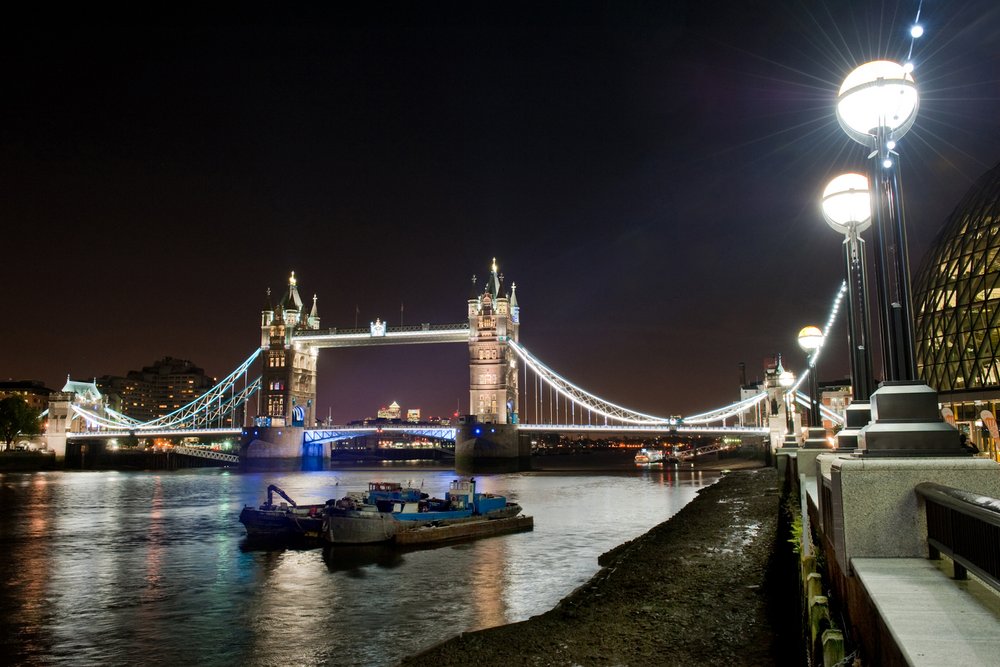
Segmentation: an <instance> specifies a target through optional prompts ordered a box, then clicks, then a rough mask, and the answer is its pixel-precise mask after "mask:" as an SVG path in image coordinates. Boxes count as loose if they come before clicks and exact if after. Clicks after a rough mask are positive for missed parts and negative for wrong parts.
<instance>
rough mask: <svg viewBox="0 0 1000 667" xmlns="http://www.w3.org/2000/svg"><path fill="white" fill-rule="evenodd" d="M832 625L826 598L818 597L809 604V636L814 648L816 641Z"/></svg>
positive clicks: (823, 596)
mask: <svg viewBox="0 0 1000 667" xmlns="http://www.w3.org/2000/svg"><path fill="white" fill-rule="evenodd" d="M831 625H832V623H831V622H830V607H829V606H828V605H827V599H826V596H825V595H817V596H816V597H814V598H813V599H812V602H810V603H809V634H810V637H811V639H812V646H816V639H817V638H818V637H819V636H820V635H821V634H822V633H823V631H824V630H826V629H828V628H829V627H830V626H831Z"/></svg>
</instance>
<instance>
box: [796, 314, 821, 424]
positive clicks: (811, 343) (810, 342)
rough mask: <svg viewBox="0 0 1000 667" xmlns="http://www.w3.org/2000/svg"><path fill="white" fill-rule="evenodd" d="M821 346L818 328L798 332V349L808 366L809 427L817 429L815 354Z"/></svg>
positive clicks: (818, 420) (817, 407)
mask: <svg viewBox="0 0 1000 667" xmlns="http://www.w3.org/2000/svg"><path fill="white" fill-rule="evenodd" d="M822 344H823V332H822V331H820V330H819V327H814V326H808V327H803V328H802V330H801V331H799V347H801V348H802V351H803V352H805V353H806V357H807V362H808V364H809V426H811V427H814V428H819V427H820V426H821V423H820V419H819V384H818V383H817V381H816V359H815V352H816V350H817V349H819V346H820V345H822Z"/></svg>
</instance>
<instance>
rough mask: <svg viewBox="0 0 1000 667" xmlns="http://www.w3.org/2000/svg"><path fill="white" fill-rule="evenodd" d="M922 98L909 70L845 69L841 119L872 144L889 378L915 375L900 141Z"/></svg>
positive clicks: (880, 63) (884, 66) (889, 66)
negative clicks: (847, 70) (898, 151)
mask: <svg viewBox="0 0 1000 667" xmlns="http://www.w3.org/2000/svg"><path fill="white" fill-rule="evenodd" d="M919 106H920V98H919V95H918V94H917V87H916V83H915V82H914V80H913V76H912V75H911V74H910V72H908V71H906V69H905V68H904V67H903V66H902V65H900V64H899V63H895V62H891V61H888V60H876V61H873V62H869V63H865V64H864V65H861V66H860V67H858V68H857V69H855V70H854V71H853V72H851V73H850V74H848V75H847V78H846V79H844V83H843V84H842V85H841V87H840V92H839V94H838V96H837V120H838V121H839V122H840V126H841V127H842V128H843V130H844V132H846V133H847V136H849V137H850V138H851V139H853V140H854V141H856V142H858V143H860V144H862V145H863V146H866V147H867V148H869V149H871V153H870V154H869V156H868V157H869V163H868V181H869V183H870V185H871V186H873V187H874V190H873V193H872V194H873V196H874V207H873V209H874V219H875V273H876V279H877V280H878V291H879V326H880V332H881V339H882V359H883V366H884V374H885V379H886V380H890V381H894V380H903V381H909V380H916V375H917V373H916V362H915V356H914V343H913V306H912V304H911V298H910V263H909V258H908V257H907V246H906V227H905V226H904V223H903V200H902V196H901V189H902V188H901V185H900V178H899V167H898V165H897V158H898V157H899V155H898V153H896V150H895V149H896V145H897V142H898V141H899V139H901V138H902V137H903V135H905V134H906V132H907V131H908V130H909V129H910V128H911V127H912V126H913V122H914V121H915V120H916V118H917V109H918V107H919Z"/></svg>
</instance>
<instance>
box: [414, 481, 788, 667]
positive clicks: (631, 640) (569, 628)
mask: <svg viewBox="0 0 1000 667" xmlns="http://www.w3.org/2000/svg"><path fill="white" fill-rule="evenodd" d="M779 487H780V480H779V478H778V476H777V473H776V471H775V470H774V469H771V468H756V469H748V470H739V471H735V472H732V473H729V474H726V475H725V476H723V477H722V478H721V479H720V481H719V482H717V483H716V484H714V485H712V486H710V487H707V488H705V489H703V490H702V491H701V492H700V493H699V494H698V496H697V498H695V500H693V501H692V502H691V503H689V504H688V505H687V506H685V507H684V508H683V509H682V510H681V511H680V512H678V513H677V514H676V515H675V516H674V517H672V518H671V519H670V520H668V521H666V522H664V523H662V524H660V525H658V526H656V527H655V528H653V529H652V530H650V531H649V532H648V533H646V534H645V535H643V536H641V537H639V538H636V539H635V540H632V541H631V542H628V543H626V544H624V545H621V546H619V547H617V548H616V549H614V550H612V551H610V552H608V553H606V554H604V555H603V556H602V557H601V558H600V561H599V562H600V564H601V565H602V568H601V569H600V570H599V571H598V573H597V574H596V575H595V576H594V577H593V578H592V579H591V580H590V581H588V582H587V583H586V584H585V585H583V586H581V587H580V588H579V589H577V590H576V591H574V592H573V593H572V594H570V595H569V596H567V597H566V598H564V599H563V600H562V601H561V602H560V603H559V604H558V605H557V606H556V607H555V608H554V609H552V610H550V611H548V612H546V613H544V614H541V615H538V616H534V617H532V618H530V619H528V620H526V621H522V622H520V623H513V624H510V625H505V626H500V627H496V628H489V629H486V630H480V631H476V632H468V633H464V634H462V635H460V636H458V637H455V638H453V639H451V640H449V641H447V642H444V643H442V644H439V645H437V646H435V647H433V648H431V649H428V650H427V651H425V652H423V653H421V654H419V655H417V656H413V657H411V658H408V659H406V660H404V661H403V662H402V664H403V665H425V664H433V665H438V666H442V667H443V666H448V665H456V666H458V665H461V666H462V667H467V665H470V664H505V665H650V664H657V665H708V664H725V665H774V664H782V665H796V664H801V663H802V660H801V656H802V655H803V653H802V651H801V649H800V646H801V643H800V640H801V631H800V624H799V616H798V607H797V605H796V604H795V603H794V600H795V596H796V589H797V583H796V572H797V567H796V562H795V559H794V554H792V552H791V549H789V548H787V547H788V546H789V545H788V544H787V540H788V533H787V530H786V529H783V528H782V527H781V525H780V522H779V513H780V505H781V497H780V488H779ZM626 511H627V510H626Z"/></svg>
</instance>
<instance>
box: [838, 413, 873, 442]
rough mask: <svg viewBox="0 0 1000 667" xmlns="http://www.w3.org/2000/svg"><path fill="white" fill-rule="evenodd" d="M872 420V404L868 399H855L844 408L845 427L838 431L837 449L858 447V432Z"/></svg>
mask: <svg viewBox="0 0 1000 667" xmlns="http://www.w3.org/2000/svg"><path fill="white" fill-rule="evenodd" d="M871 420H872V406H871V403H869V402H868V401H867V400H865V401H853V402H852V403H851V404H850V405H848V406H847V409H846V410H844V428H843V429H841V431H840V432H839V433H837V449H839V450H841V451H845V452H851V451H854V450H855V449H857V448H858V434H859V433H860V432H861V429H863V428H864V427H865V426H867V425H868V422H870V421H871Z"/></svg>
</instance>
